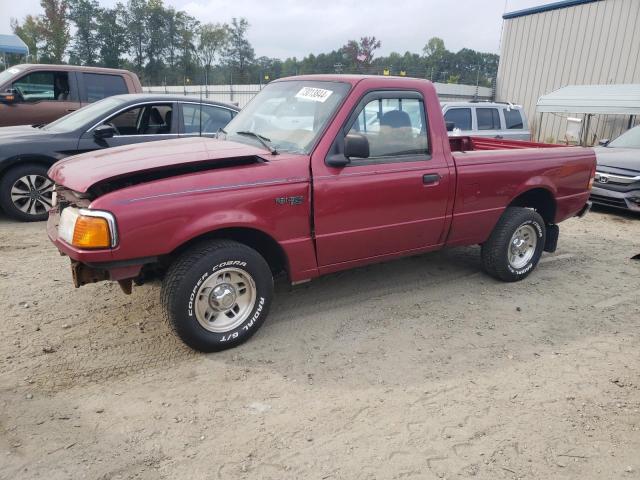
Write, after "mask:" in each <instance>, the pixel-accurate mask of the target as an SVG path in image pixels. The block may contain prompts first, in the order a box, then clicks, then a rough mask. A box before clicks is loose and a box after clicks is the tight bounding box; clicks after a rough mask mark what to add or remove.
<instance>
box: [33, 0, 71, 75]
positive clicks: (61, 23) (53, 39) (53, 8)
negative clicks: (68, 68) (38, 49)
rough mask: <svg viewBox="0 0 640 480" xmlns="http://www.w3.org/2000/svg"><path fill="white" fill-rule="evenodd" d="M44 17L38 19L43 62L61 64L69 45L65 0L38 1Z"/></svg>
mask: <svg viewBox="0 0 640 480" xmlns="http://www.w3.org/2000/svg"><path fill="white" fill-rule="evenodd" d="M40 5H41V6H42V9H43V10H44V15H42V16H41V17H40V26H41V29H40V31H41V35H42V38H43V40H44V46H43V48H42V57H43V60H45V61H47V62H52V63H62V60H63V58H64V53H65V51H66V49H67V45H69V39H70V38H71V36H70V35H69V22H68V21H67V8H68V4H67V1H66V0H40Z"/></svg>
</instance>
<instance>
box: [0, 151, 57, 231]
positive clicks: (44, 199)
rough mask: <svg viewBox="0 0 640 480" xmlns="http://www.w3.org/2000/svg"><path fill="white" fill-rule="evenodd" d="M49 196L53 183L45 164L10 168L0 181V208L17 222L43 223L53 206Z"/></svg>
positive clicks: (51, 193)
mask: <svg viewBox="0 0 640 480" xmlns="http://www.w3.org/2000/svg"><path fill="white" fill-rule="evenodd" d="M52 195H53V182H52V181H51V180H50V179H49V177H47V167H45V166H44V165H38V164H35V163H29V164H26V165H20V166H17V167H14V168H11V169H10V170H9V171H7V172H6V173H5V174H4V175H3V177H2V180H0V206H1V207H2V209H3V210H4V212H5V213H6V214H7V215H9V216H10V217H12V218H15V219H16V220H21V221H23V222H40V221H42V220H46V219H47V217H48V216H49V209H51V207H52V205H53V201H52Z"/></svg>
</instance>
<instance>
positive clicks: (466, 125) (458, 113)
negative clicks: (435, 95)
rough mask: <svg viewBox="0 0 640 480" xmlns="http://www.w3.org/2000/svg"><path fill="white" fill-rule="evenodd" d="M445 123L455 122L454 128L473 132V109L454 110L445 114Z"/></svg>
mask: <svg viewBox="0 0 640 480" xmlns="http://www.w3.org/2000/svg"><path fill="white" fill-rule="evenodd" d="M444 121H445V122H453V123H454V128H459V129H460V130H471V109H470V108H452V109H450V110H447V113H445V114H444Z"/></svg>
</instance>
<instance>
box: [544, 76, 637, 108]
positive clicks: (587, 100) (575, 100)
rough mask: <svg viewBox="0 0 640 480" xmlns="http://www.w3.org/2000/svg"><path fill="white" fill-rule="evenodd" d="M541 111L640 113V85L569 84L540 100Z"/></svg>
mask: <svg viewBox="0 0 640 480" xmlns="http://www.w3.org/2000/svg"><path fill="white" fill-rule="evenodd" d="M537 110H538V112H540V113H547V112H553V113H594V114H611V115H640V84H637V83H636V84H618V85H569V86H566V87H563V88H560V89H558V90H555V91H553V92H551V93H548V94H547V95H543V96H541V97H540V98H539V99H538V103H537Z"/></svg>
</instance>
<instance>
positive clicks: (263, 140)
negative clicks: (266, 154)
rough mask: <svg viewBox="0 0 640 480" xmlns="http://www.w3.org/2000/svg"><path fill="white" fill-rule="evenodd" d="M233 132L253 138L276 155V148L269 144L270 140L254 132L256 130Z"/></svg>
mask: <svg viewBox="0 0 640 480" xmlns="http://www.w3.org/2000/svg"><path fill="white" fill-rule="evenodd" d="M235 133H236V134H237V135H245V136H247V137H253V138H255V139H256V140H258V141H259V142H260V143H261V144H262V145H263V146H264V148H266V149H267V150H269V151H270V152H271V155H278V150H276V148H275V147H272V146H271V145H269V142H271V140H270V139H268V138H267V137H265V136H263V135H260V134H259V133H256V132H249V131H242V132H235Z"/></svg>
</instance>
